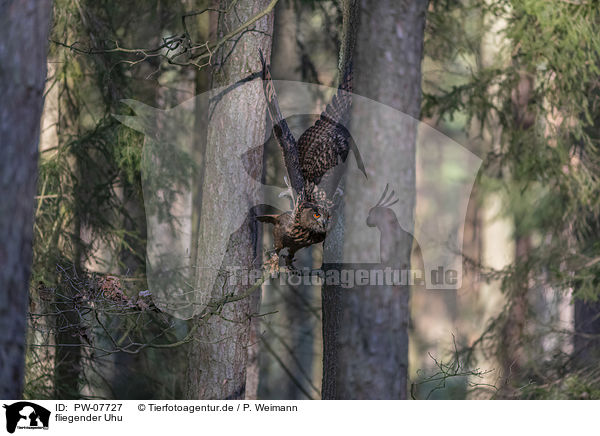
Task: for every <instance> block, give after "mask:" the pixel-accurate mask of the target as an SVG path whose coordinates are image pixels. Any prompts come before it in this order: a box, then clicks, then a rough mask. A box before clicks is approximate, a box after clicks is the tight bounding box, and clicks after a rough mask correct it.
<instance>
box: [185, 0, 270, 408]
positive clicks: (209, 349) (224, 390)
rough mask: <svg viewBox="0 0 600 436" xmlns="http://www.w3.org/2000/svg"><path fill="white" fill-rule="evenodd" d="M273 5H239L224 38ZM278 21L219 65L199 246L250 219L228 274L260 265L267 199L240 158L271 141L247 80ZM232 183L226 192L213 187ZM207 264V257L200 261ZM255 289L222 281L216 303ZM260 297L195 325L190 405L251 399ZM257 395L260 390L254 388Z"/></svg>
mask: <svg viewBox="0 0 600 436" xmlns="http://www.w3.org/2000/svg"><path fill="white" fill-rule="evenodd" d="M230 4H231V1H227V0H222V1H220V2H219V9H220V10H227V9H228V7H229V6H230ZM269 4H270V1H267V0H252V1H244V2H237V3H236V5H235V7H234V8H233V9H232V10H231V11H230V12H228V13H224V14H221V15H220V16H219V25H218V34H219V37H221V36H222V35H225V34H227V33H228V32H229V31H231V30H232V29H235V28H237V27H238V26H239V25H240V24H242V23H244V22H246V21H247V20H248V19H250V18H251V17H253V16H255V15H256V14H258V13H259V12H261V11H262V10H264V9H266V8H267V6H268V5H269ZM272 29H273V17H272V14H269V15H267V16H265V17H263V18H262V19H260V20H259V21H258V22H256V23H255V25H254V28H253V29H252V30H251V31H248V32H244V33H242V34H241V36H239V37H236V38H235V39H234V40H232V41H229V42H227V43H226V44H225V45H224V46H223V48H222V49H221V50H220V51H219V53H218V54H217V57H216V64H215V69H214V70H213V76H212V84H213V88H216V87H220V86H227V85H232V86H229V87H228V88H227V89H226V90H225V91H223V92H222V93H220V94H219V95H218V96H216V98H214V99H212V100H211V103H210V107H209V114H210V121H209V127H208V133H207V135H208V136H207V138H208V139H207V150H206V154H205V159H206V167H205V173H204V183H203V192H202V198H203V202H202V212H201V219H200V229H199V238H207V237H208V238H209V237H210V234H211V233H215V232H219V231H220V230H219V229H220V228H221V226H222V224H223V222H224V221H225V220H234V217H235V216H236V215H237V214H244V215H247V218H246V219H245V221H244V223H243V224H242V226H241V227H240V228H239V229H238V230H237V231H236V232H235V233H233V234H232V235H231V236H230V238H229V245H228V247H227V250H226V253H225V256H224V258H223V261H222V266H223V267H241V268H242V269H243V270H252V269H254V268H256V267H257V262H256V260H257V258H258V259H259V260H260V252H259V243H258V242H259V241H260V237H259V236H260V235H259V233H258V226H257V225H256V220H255V219H254V217H253V216H252V213H251V211H250V209H251V207H252V206H254V205H257V204H259V203H261V201H260V200H261V192H260V189H257V188H256V187H255V186H254V187H253V186H247V185H246V184H245V182H244V180H245V179H244V177H243V175H242V174H240V173H239V171H240V165H239V163H238V162H236V159H239V156H240V155H241V154H242V153H244V152H245V151H247V150H248V149H250V148H251V147H255V146H256V145H258V144H261V143H263V141H264V139H265V128H266V123H265V113H266V112H265V110H266V105H265V99H264V95H263V90H262V84H261V83H258V81H255V82H250V83H247V84H243V83H241V80H243V79H246V78H250V77H251V76H252V74H253V73H256V72H258V71H260V69H261V65H260V61H259V56H258V49H259V48H261V49H262V51H263V53H265V56H267V57H268V56H270V52H271V33H272ZM220 156H231V163H230V167H229V168H217V166H216V165H214V163H215V162H217V161H218V159H219V157H220ZM255 158H256V160H255V161H254V162H252V167H253V168H256V170H257V171H259V170H261V169H262V153H261V154H260V156H258V155H256V156H255ZM223 177H227V185H226V186H225V185H223V184H219V183H215V181H218V180H223ZM224 197H228V200H229V201H231V200H232V199H234V200H235V203H236V210H232V209H229V208H224V207H223V199H224ZM198 255H199V256H202V253H199V254H198ZM248 288H249V285H248V284H244V282H243V281H241V280H238V281H236V282H235V283H234V282H230V281H225V280H223V281H222V282H221V283H219V285H218V286H215V287H214V289H213V291H212V292H213V294H212V296H213V297H214V298H219V297H221V296H222V295H226V294H232V295H239V294H241V293H244V292H245V291H246V290H247V289H248ZM259 295H260V294H259V292H255V293H254V294H252V296H251V297H249V298H244V299H242V300H239V301H237V302H233V303H227V304H225V306H224V307H223V309H222V312H221V313H220V315H213V316H212V317H210V318H209V319H208V320H193V321H192V322H193V323H196V324H197V332H196V334H195V336H194V342H193V343H192V345H191V347H190V353H189V361H188V363H189V367H188V390H187V393H186V396H187V397H188V398H190V399H240V398H244V397H245V394H246V368H247V364H248V350H249V345H251V344H250V340H249V338H250V324H251V319H252V315H253V314H256V313H257V311H258V304H259V302H260V300H259ZM253 389H254V388H253Z"/></svg>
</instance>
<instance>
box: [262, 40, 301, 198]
mask: <svg viewBox="0 0 600 436" xmlns="http://www.w3.org/2000/svg"><path fill="white" fill-rule="evenodd" d="M258 52H259V54H260V62H261V64H262V79H263V89H264V92H265V98H266V100H267V108H268V111H269V117H270V118H271V122H272V123H273V132H274V133H275V137H276V138H277V142H278V143H279V145H280V147H281V150H282V151H283V160H284V162H285V167H286V168H287V172H288V174H289V176H290V183H291V185H292V188H293V189H294V191H296V192H297V193H299V192H302V189H303V187H304V179H303V177H302V171H301V169H300V157H299V153H298V145H297V143H296V139H295V138H294V135H292V131H291V130H290V128H289V127H288V124H287V122H286V121H285V119H284V118H283V116H282V115H281V110H280V109H279V102H278V101H277V94H276V93H275V87H274V86H273V80H272V78H271V69H270V68H269V65H268V64H267V61H266V60H265V57H264V56H263V52H262V50H260V49H259V50H258Z"/></svg>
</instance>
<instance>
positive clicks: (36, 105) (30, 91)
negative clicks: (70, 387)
mask: <svg viewBox="0 0 600 436" xmlns="http://www.w3.org/2000/svg"><path fill="white" fill-rule="evenodd" d="M51 10H52V8H51V1H49V0H20V1H19V0H3V1H2V2H0V138H1V141H2V146H1V147H2V159H0V188H1V190H2V192H3V194H2V202H1V203H0V303H1V304H0V330H1V331H2V335H1V339H0V397H2V398H3V399H16V398H20V397H21V396H22V391H23V370H24V356H25V329H26V319H27V302H28V288H29V278H30V273H31V258H32V234H33V216H34V215H33V206H34V195H35V189H36V179H37V177H36V176H37V158H38V141H39V126H40V116H41V112H42V106H43V91H44V82H45V79H46V56H47V45H48V44H47V41H48V30H49V24H50V17H51Z"/></svg>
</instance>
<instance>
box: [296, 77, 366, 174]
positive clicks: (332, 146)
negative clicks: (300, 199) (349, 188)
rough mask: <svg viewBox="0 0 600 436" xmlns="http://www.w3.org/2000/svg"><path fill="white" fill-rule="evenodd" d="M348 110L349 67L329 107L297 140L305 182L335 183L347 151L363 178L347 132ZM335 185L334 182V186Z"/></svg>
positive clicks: (362, 168)
mask: <svg viewBox="0 0 600 436" xmlns="http://www.w3.org/2000/svg"><path fill="white" fill-rule="evenodd" d="M351 106H352V65H349V66H348V68H346V71H345V72H344V77H343V79H342V82H341V83H340V86H339V87H338V90H337V93H336V95H334V96H333V99H332V100H331V103H329V104H328V105H327V107H326V108H325V110H324V111H323V112H322V113H321V116H320V117H319V119H318V120H317V121H316V122H315V124H314V125H313V126H311V127H310V128H309V129H307V130H306V131H305V132H304V133H303V134H302V136H300V139H299V140H298V153H299V159H300V167H301V168H302V176H303V177H304V180H306V181H307V182H309V183H314V184H321V182H322V180H321V179H322V178H323V177H327V178H331V177H333V178H335V179H338V178H339V174H336V173H337V171H335V169H336V167H338V166H339V165H340V164H341V163H342V162H345V161H346V158H347V157H348V152H349V151H350V150H352V151H353V152H354V155H355V158H356V162H357V164H358V168H359V169H360V170H361V171H362V172H363V174H364V175H365V177H366V175H367V174H366V171H365V167H364V163H363V161H362V158H361V156H360V153H359V152H358V149H357V147H356V144H355V143H354V141H353V139H352V137H351V136H350V132H349V131H348V129H347V128H346V126H347V125H348V122H349V120H350V109H351ZM332 170H333V171H332ZM336 182H337V180H336V181H335V182H334V183H333V185H335V184H336Z"/></svg>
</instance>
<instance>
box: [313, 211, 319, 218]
mask: <svg viewBox="0 0 600 436" xmlns="http://www.w3.org/2000/svg"><path fill="white" fill-rule="evenodd" d="M313 216H314V217H315V219H319V218H321V214H320V213H319V212H315V213H314V214H313Z"/></svg>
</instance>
